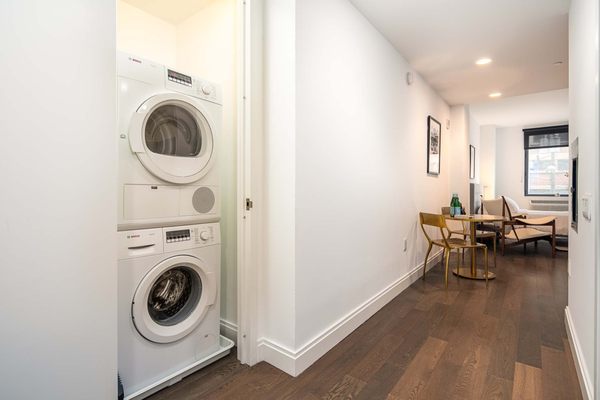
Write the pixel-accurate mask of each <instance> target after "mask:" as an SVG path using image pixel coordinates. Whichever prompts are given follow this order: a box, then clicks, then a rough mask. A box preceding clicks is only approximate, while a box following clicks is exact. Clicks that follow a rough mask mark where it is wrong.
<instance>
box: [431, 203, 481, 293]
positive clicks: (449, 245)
mask: <svg viewBox="0 0 600 400" xmlns="http://www.w3.org/2000/svg"><path fill="white" fill-rule="evenodd" d="M419 220H420V222H421V229H422V230H423V234H424V235H425V238H426V239H427V241H428V242H429V248H428V249H427V254H425V262H424V263H423V280H425V273H426V272H427V259H428V258H429V254H430V253H431V249H432V248H433V246H434V245H435V246H440V247H442V248H443V249H444V265H445V270H444V284H445V285H446V288H447V287H448V265H449V262H450V253H451V252H452V250H457V253H458V268H460V251H459V250H464V249H472V251H475V250H477V249H483V256H484V260H485V284H486V286H487V284H488V254H487V246H486V245H485V244H483V243H475V244H471V242H470V241H467V240H465V239H458V238H450V237H448V235H447V232H448V227H447V226H446V218H445V217H444V215H442V214H428V213H423V212H422V213H419ZM426 226H430V227H435V228H438V229H439V230H440V234H441V236H442V238H441V239H432V238H431V237H430V236H429V234H428V233H427V230H426V229H425V227H426Z"/></svg>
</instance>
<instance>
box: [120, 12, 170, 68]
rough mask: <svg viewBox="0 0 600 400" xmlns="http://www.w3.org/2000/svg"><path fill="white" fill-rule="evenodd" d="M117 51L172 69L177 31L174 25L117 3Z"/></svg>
mask: <svg viewBox="0 0 600 400" xmlns="http://www.w3.org/2000/svg"><path fill="white" fill-rule="evenodd" d="M117 49H119V50H120V51H124V52H126V53H130V54H134V55H136V56H138V57H143V58H146V59H148V60H152V61H156V62H158V63H161V64H164V65H168V66H172V67H175V66H176V63H177V29H176V27H175V26H174V25H173V24H170V23H168V22H166V21H164V20H162V19H160V18H158V17H155V16H154V15H151V14H149V13H147V12H144V11H142V10H140V9H139V8H136V7H134V6H132V5H131V4H128V3H125V2H124V1H122V0H119V1H117Z"/></svg>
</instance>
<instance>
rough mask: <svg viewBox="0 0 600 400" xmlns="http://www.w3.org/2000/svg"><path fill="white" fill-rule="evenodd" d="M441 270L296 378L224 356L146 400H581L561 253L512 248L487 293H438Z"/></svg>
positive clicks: (476, 285) (467, 289)
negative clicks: (569, 339) (566, 310)
mask: <svg viewBox="0 0 600 400" xmlns="http://www.w3.org/2000/svg"><path fill="white" fill-rule="evenodd" d="M532 247H533V246H532ZM453 258H455V257H453ZM453 261H454V262H455V261H456V260H453ZM441 271H442V268H441V265H438V266H436V267H434V269H432V270H431V271H430V272H429V273H428V275H427V278H426V280H425V281H421V280H419V281H417V282H415V283H414V284H413V285H412V286H411V287H409V288H408V289H407V290H405V291H404V292H403V293H402V294H400V295H399V296H398V297H397V298H395V299H394V300H393V301H391V302H390V303H389V304H388V305H386V306H385V307H384V308H383V309H382V310H380V311H379V312H378V313H377V314H375V315H374V316H373V317H371V318H370V319H369V320H368V321H366V322H365V323H364V324H363V325H361V326H360V327H359V328H358V329H357V330H356V331H354V332H353V333H352V334H351V335H350V336H348V337H347V338H346V339H344V340H343V341H342V342H341V343H339V344H338V345H337V346H336V347H334V348H333V349H332V350H331V351H329V352H328V353H327V354H325V355H324V356H323V357H322V358H321V359H319V360H318V361H317V362H316V363H315V364H314V365H312V366H311V367H310V368H309V369H307V370H306V371H305V372H304V373H302V374H301V375H300V376H299V377H297V378H292V377H290V376H288V375H286V374H285V373H283V372H281V371H279V370H277V369H276V368H274V367H272V366H270V365H269V364H266V363H260V364H258V365H256V366H254V367H251V368H250V367H247V366H243V365H241V364H240V363H239V362H238V361H237V360H236V358H235V356H234V355H230V356H228V357H226V358H224V359H222V360H220V361H218V362H217V363H215V364H213V365H211V366H209V367H207V368H205V369H203V370H201V371H199V372H197V373H195V374H193V375H191V376H189V377H187V378H186V379H184V380H182V381H181V382H179V383H177V384H176V385H173V386H171V387H169V388H166V389H164V390H162V391H161V392H159V393H157V394H155V395H154V396H152V397H151V399H152V400H166V399H169V400H192V399H244V400H251V399H260V400H265V399H266V400H268V399H308V400H311V399H388V400H398V399H427V400H436V399H440V400H442V399H443V400H446V399H457V400H458V399H460V400H466V399H485V400H493V399H498V400H500V399H514V400H517V399H544V400H554V399H556V400H563V399H564V400H577V399H581V398H582V397H581V393H580V391H579V383H578V381H577V376H576V374H575V368H574V365H573V360H572V359H571V358H570V357H571V355H570V352H569V349H568V342H567V336H566V331H565V326H564V318H563V315H564V308H565V306H566V303H567V254H566V253H560V252H559V253H558V254H557V256H556V258H554V259H553V258H552V257H551V256H550V248H549V246H547V245H546V244H545V243H540V246H539V249H538V252H537V253H536V252H534V251H533V248H531V249H529V251H528V252H527V254H526V255H523V253H522V248H520V247H519V248H511V249H509V250H508V251H507V252H506V255H505V256H504V257H502V256H500V255H499V256H498V267H497V269H496V271H495V272H496V273H497V276H498V277H497V279H495V280H494V281H490V284H489V287H488V288H487V289H486V287H485V283H484V282H481V281H470V280H465V279H460V280H459V279H457V278H455V277H451V278H450V285H449V288H448V290H445V289H444V287H443V277H442V273H441Z"/></svg>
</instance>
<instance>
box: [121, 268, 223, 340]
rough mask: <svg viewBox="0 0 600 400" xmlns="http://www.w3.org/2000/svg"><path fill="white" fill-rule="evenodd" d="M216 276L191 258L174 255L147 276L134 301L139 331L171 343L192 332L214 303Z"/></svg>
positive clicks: (134, 321)
mask: <svg viewBox="0 0 600 400" xmlns="http://www.w3.org/2000/svg"><path fill="white" fill-rule="evenodd" d="M216 291H217V290H216V284H215V279H214V274H213V273H211V272H207V270H206V267H205V265H204V263H203V262H202V261H201V260H200V259H198V258H195V257H191V256H175V257H171V258H168V259H166V260H164V261H162V262H161V263H159V264H158V265H156V266H155V267H154V268H153V269H152V270H150V272H148V273H147V274H146V276H144V278H143V279H142V281H141V282H140V284H139V286H138V288H137V289H136V291H135V294H134V297H133V299H132V306H131V314H132V319H133V323H134V325H135V327H136V329H137V330H138V332H139V333H140V334H141V335H142V336H143V337H145V338H146V339H148V340H150V341H151V342H155V343H170V342H174V341H176V340H179V339H181V338H183V337H185V336H186V335H188V334H189V333H190V332H192V331H193V330H194V329H195V328H196V327H197V326H198V324H199V323H200V322H202V319H203V318H204V316H205V315H206V313H207V312H208V309H209V307H210V306H212V305H213V304H214V302H215V295H216Z"/></svg>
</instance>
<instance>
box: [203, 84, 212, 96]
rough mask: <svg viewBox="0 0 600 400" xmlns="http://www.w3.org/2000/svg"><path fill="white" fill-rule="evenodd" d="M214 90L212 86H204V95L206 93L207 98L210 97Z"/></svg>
mask: <svg viewBox="0 0 600 400" xmlns="http://www.w3.org/2000/svg"><path fill="white" fill-rule="evenodd" d="M212 91H213V88H212V86H211V85H202V93H204V94H205V95H207V96H210V95H211V94H212Z"/></svg>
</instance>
